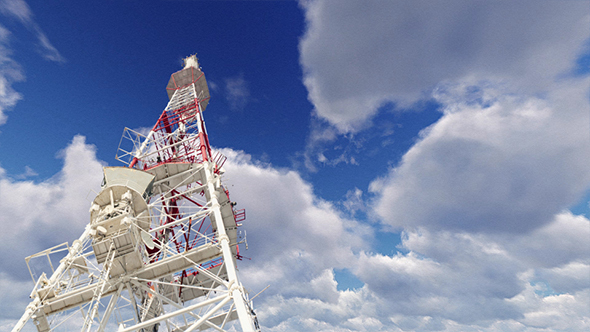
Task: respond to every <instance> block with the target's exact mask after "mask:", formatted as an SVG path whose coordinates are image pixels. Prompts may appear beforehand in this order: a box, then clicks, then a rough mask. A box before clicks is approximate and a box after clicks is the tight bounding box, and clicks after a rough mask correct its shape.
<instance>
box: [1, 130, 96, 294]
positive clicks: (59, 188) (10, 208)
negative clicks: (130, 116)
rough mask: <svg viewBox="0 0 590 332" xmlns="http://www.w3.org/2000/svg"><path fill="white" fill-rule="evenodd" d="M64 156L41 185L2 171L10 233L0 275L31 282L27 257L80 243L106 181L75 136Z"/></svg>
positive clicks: (4, 244) (5, 219)
mask: <svg viewBox="0 0 590 332" xmlns="http://www.w3.org/2000/svg"><path fill="white" fill-rule="evenodd" d="M61 158H63V159H64V167H63V169H62V171H61V172H60V173H58V174H57V175H55V176H54V177H52V178H51V179H49V180H45V181H43V182H39V183H36V182H33V181H18V180H13V179H11V178H8V177H6V175H5V172H4V171H3V170H2V172H0V211H2V213H1V214H0V225H1V226H2V229H3V231H4V232H5V234H10V236H6V237H4V239H3V241H2V242H1V243H0V255H1V256H2V257H4V258H3V262H2V267H1V269H0V272H1V273H5V274H6V276H10V277H12V278H25V277H26V278H28V275H29V274H28V271H27V268H26V265H25V262H24V260H23V258H24V257H25V256H29V255H31V254H34V253H37V252H39V251H41V250H44V249H47V248H49V247H51V246H54V245H57V244H59V243H63V242H65V241H69V242H71V241H73V240H75V239H77V238H78V237H79V235H80V234H82V231H83V229H84V226H85V225H86V224H87V223H88V221H89V215H88V207H89V206H90V203H91V200H92V199H93V198H94V194H93V193H92V192H91V191H92V190H94V191H95V192H98V190H99V188H100V182H101V179H102V164H101V162H99V161H98V160H97V159H96V155H95V148H94V146H92V145H88V144H86V142H85V138H84V137H82V136H76V137H74V139H73V141H72V142H71V144H70V145H69V146H68V147H67V148H66V149H64V150H63V152H62V153H61ZM87 197H88V198H87ZM2 302H4V301H2Z"/></svg>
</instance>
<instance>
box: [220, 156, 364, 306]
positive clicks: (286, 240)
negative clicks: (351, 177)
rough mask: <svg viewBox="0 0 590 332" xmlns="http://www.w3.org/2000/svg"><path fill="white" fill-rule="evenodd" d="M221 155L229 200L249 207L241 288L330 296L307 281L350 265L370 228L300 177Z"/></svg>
mask: <svg viewBox="0 0 590 332" xmlns="http://www.w3.org/2000/svg"><path fill="white" fill-rule="evenodd" d="M223 152H224V153H225V154H226V155H227V156H228V160H229V162H228V163H227V164H226V166H224V167H225V168H226V169H227V173H226V176H227V180H226V184H230V186H229V190H230V194H231V198H232V200H235V201H236V202H238V207H240V206H243V207H245V208H246V209H247V210H246V211H247V216H248V219H247V220H246V222H245V223H244V224H245V229H246V230H247V239H248V242H249V243H252V245H250V247H249V250H247V251H245V252H244V253H243V254H244V255H245V256H247V257H251V258H252V261H248V262H246V263H245V264H243V265H242V267H241V269H242V270H243V271H244V273H243V274H242V278H243V280H244V284H246V285H248V287H250V288H252V289H253V290H257V289H258V290H260V289H263V288H264V287H266V286H267V285H269V284H270V285H271V287H270V288H269V289H268V290H267V291H266V292H265V294H267V295H272V294H278V293H280V294H282V296H295V295H296V296H303V297H320V298H330V296H328V295H326V296H321V295H320V293H318V292H316V291H314V290H313V289H312V288H313V287H312V288H310V287H309V285H308V284H307V283H309V282H311V281H312V280H314V279H316V278H318V277H319V276H321V275H322V274H323V273H325V271H326V270H327V269H332V268H348V267H351V266H352V265H353V264H354V262H355V260H356V259H355V257H356V256H355V255H356V254H355V253H358V252H359V251H360V250H367V249H368V248H369V245H368V239H370V238H371V236H372V232H371V230H370V228H368V227H367V226H363V225H362V224H360V223H358V222H356V221H354V220H350V219H347V218H345V217H344V216H342V214H341V213H339V212H338V210H337V209H336V207H335V206H333V205H332V204H331V203H329V202H327V201H324V200H322V199H320V198H318V197H316V196H315V195H314V194H313V188H312V186H311V184H309V183H308V182H306V181H304V180H303V179H302V178H301V177H300V175H299V174H298V173H296V172H294V171H290V170H279V169H274V168H272V167H270V166H269V165H263V164H259V163H255V162H253V161H251V160H250V157H249V156H248V155H246V154H244V153H242V152H236V151H233V150H228V149H226V150H223ZM314 294H315V295H314Z"/></svg>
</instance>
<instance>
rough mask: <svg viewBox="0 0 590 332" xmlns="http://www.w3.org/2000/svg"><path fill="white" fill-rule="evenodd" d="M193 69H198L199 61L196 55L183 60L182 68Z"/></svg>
mask: <svg viewBox="0 0 590 332" xmlns="http://www.w3.org/2000/svg"><path fill="white" fill-rule="evenodd" d="M189 67H195V68H199V59H197V55H196V54H193V55H190V56H187V57H186V58H184V68H183V69H186V68H189Z"/></svg>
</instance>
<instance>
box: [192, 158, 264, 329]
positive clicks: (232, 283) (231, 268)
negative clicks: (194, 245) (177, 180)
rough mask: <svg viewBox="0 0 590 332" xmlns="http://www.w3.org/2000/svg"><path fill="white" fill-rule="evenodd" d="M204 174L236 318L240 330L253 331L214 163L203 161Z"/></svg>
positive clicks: (252, 323) (252, 322)
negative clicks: (221, 206)
mask: <svg viewBox="0 0 590 332" xmlns="http://www.w3.org/2000/svg"><path fill="white" fill-rule="evenodd" d="M204 164H205V175H206V177H207V191H208V195H209V201H210V202H211V210H212V212H213V214H212V216H211V218H212V219H213V220H214V222H215V224H216V226H217V232H218V235H219V243H220V244H221V251H222V254H223V260H224V262H225V265H226V269H227V275H228V282H229V287H228V288H229V290H230V294H231V296H232V298H233V300H234V303H235V305H236V310H237V312H238V318H239V320H240V325H241V326H242V331H244V332H254V331H255V328H254V320H253V319H252V316H251V315H250V311H249V310H248V308H247V304H246V300H245V299H244V296H245V294H244V289H243V287H242V285H241V284H240V281H239V280H238V275H237V273H236V267H235V263H234V256H233V254H232V252H231V249H230V247H229V237H228V236H227V233H226V231H225V225H224V224H223V217H222V216H221V208H220V205H219V201H218V195H219V192H218V191H217V190H216V188H215V185H216V184H217V183H218V182H219V181H218V179H217V175H215V173H213V167H214V165H213V164H212V163H209V162H205V163H204Z"/></svg>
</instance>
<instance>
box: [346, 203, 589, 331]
mask: <svg viewBox="0 0 590 332" xmlns="http://www.w3.org/2000/svg"><path fill="white" fill-rule="evenodd" d="M557 228H559V229H561V232H558V233H553V234H550V233H549V232H550V231H551V230H555V229H557ZM580 230H581V231H582V234H577V232H578V231H580ZM589 231H590V220H588V219H586V218H585V217H582V216H573V215H571V213H563V214H559V215H556V216H555V217H554V218H553V220H552V222H551V223H549V224H548V225H547V226H545V227H544V228H542V229H540V230H537V231H535V232H532V233H530V234H524V235H518V236H515V237H513V238H510V239H508V238H506V237H500V236H497V235H494V234H490V235H482V234H478V235H475V234H470V233H464V232H463V233H458V232H451V231H429V230H427V229H420V230H416V231H406V232H404V236H403V237H402V244H401V246H400V248H401V249H402V252H405V253H402V252H399V253H397V254H396V255H393V256H384V255H381V254H362V255H361V259H360V262H359V264H358V266H357V270H356V271H355V272H356V274H357V276H358V277H359V278H360V279H361V280H362V281H363V282H365V283H366V286H365V287H367V288H368V290H369V291H371V292H372V293H373V294H374V296H375V297H376V298H377V299H378V300H379V301H382V302H383V305H384V306H386V307H387V308H388V309H389V311H390V312H391V314H390V316H389V318H391V319H392V320H394V321H396V324H397V325H398V326H400V327H401V328H402V329H404V330H437V328H434V326H430V327H428V326H426V325H427V323H432V322H439V323H440V325H442V326H444V327H445V328H446V329H448V330H453V331H457V330H469V327H471V328H473V327H477V330H484V331H497V330H505V329H506V328H508V327H509V328H508V329H509V330H523V331H533V330H535V329H536V328H540V329H549V330H568V329H569V330H572V331H583V330H585V329H587V328H588V326H589V324H590V309H589V308H588V307H587V302H586V301H587V300H588V292H589V291H590V270H589V265H588V263H589V259H588V257H590V245H589V244H587V243H580V240H579V237H584V236H586V238H587V236H588V232H589ZM548 238H550V241H549V242H547V243H544V245H543V244H542V241H543V240H546V239H548ZM586 242H587V241H586ZM572 243H573V244H574V245H575V244H578V245H580V248H578V249H577V250H576V251H577V252H576V253H574V254H572V255H563V256H560V257H559V258H558V257H555V258H554V259H552V261H551V263H550V264H545V265H543V264H539V260H538V256H540V255H543V254H544V253H545V252H547V251H550V250H555V251H556V252H558V253H562V252H567V250H568V249H569V248H570V247H571V246H572ZM539 285H543V288H544V289H540V288H539V287H540V286H539ZM584 303H586V305H584ZM376 317H377V318H380V319H381V320H382V321H383V322H386V321H387V317H379V316H376ZM424 318H428V319H424Z"/></svg>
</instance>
